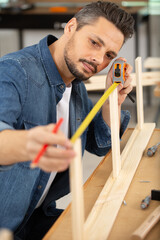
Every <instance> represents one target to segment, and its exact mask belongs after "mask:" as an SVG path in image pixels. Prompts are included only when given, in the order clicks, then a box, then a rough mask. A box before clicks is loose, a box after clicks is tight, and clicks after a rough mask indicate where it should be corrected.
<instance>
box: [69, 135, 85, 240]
mask: <svg viewBox="0 0 160 240" xmlns="http://www.w3.org/2000/svg"><path fill="white" fill-rule="evenodd" d="M73 148H74V150H75V152H76V157H75V158H74V159H73V161H72V162H71V164H70V188H71V196H72V204H71V207H72V239H73V240H83V239H84V236H83V233H84V197H83V178H82V164H81V157H82V153H81V140H80V138H78V139H77V140H76V142H75V144H74V147H73Z"/></svg>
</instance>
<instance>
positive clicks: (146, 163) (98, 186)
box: [44, 129, 160, 240]
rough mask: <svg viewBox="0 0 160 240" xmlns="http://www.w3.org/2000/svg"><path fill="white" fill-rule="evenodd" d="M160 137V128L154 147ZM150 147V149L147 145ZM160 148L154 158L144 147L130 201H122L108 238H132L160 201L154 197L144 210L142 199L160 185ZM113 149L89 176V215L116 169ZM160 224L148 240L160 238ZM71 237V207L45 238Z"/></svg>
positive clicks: (132, 185) (59, 239)
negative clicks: (112, 160)
mask: <svg viewBox="0 0 160 240" xmlns="http://www.w3.org/2000/svg"><path fill="white" fill-rule="evenodd" d="M132 131H133V130H132V129H128V130H127V131H126V133H125V134H124V136H123V140H122V141H121V151H122V150H123V149H124V147H125V145H126V142H127V140H128V138H129V137H130V135H131V133H132ZM159 139H160V129H156V130H155V131H154V134H153V136H152V137H151V140H150V141H149V144H148V146H147V148H148V147H151V146H153V145H154V144H156V143H157V142H158V141H159ZM147 148H146V149H147ZM159 155H160V148H159V149H158V150H157V153H156V154H155V156H153V157H152V158H149V157H147V155H146V150H145V151H144V154H143V157H142V161H141V162H140V164H139V167H138V169H137V171H136V174H135V176H134V179H133V180H132V183H131V185H130V188H129V190H128V192H127V194H126V196H125V200H126V203H127V205H126V206H125V205H124V204H122V206H121V208H120V211H119V213H118V216H117V218H116V221H115V223H114V225H113V228H112V230H111V233H110V235H109V237H108V240H115V239H123V240H129V239H130V236H131V234H132V233H133V232H134V231H135V230H136V229H137V228H138V226H139V225H140V224H141V223H142V222H143V221H144V220H145V219H146V217H147V216H148V215H149V214H150V213H151V212H152V211H153V210H154V209H155V208H156V207H157V206H158V205H159V202H157V201H152V202H151V204H150V206H149V208H148V209H146V210H145V211H143V210H141V208H140V202H141V200H142V199H144V198H145V197H146V196H147V195H148V194H149V193H150V191H151V189H160V181H159V171H160V161H159ZM111 165H112V164H111V154H110V152H109V153H108V154H107V155H106V157H104V159H103V160H102V161H101V163H100V164H99V165H98V167H97V168H96V170H95V171H94V172H93V174H92V175H91V176H90V178H89V179H88V180H87V182H86V183H85V185H84V198H85V215H86V216H88V214H89V212H90V211H91V209H92V207H93V205H94V203H95V202H96V199H97V197H98V195H99V194H100V192H101V191H102V188H103V187H104V185H105V183H106V180H107V179H108V177H109V175H110V174H111V171H112V166H111ZM141 180H149V182H148V183H145V182H144V183H143V182H141ZM159 227H160V224H158V225H156V226H155V227H154V228H153V229H152V230H151V232H150V233H149V234H148V235H147V237H146V239H145V240H153V239H154V240H159V239H160V233H159ZM57 239H58V240H64V239H65V240H71V239H72V238H71V207H70V205H69V207H68V208H67V209H66V210H65V211H64V212H63V214H62V215H61V217H60V218H59V219H58V220H57V222H56V223H55V224H54V225H53V227H52V228H51V229H50V231H49V232H48V234H47V235H46V236H45V238H44V240H57Z"/></svg>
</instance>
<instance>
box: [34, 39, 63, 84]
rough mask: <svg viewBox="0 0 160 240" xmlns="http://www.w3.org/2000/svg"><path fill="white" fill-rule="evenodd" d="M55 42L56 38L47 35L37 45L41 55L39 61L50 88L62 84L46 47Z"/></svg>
mask: <svg viewBox="0 0 160 240" xmlns="http://www.w3.org/2000/svg"><path fill="white" fill-rule="evenodd" d="M56 40H57V38H56V37H54V36H52V35H48V36H47V37H45V38H43V39H42V40H41V41H40V42H39V45H38V46H39V51H40V55H41V61H42V64H43V66H44V69H45V72H46V75H47V77H48V80H49V83H50V85H51V86H52V87H53V86H56V85H62V84H64V82H63V79H62V78H61V76H60V74H59V72H58V69H57V67H56V64H55V62H54V60H53V58H52V55H51V53H50V50H49V47H48V46H49V45H50V44H52V43H53V42H55V41H56Z"/></svg>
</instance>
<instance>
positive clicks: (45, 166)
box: [26, 124, 76, 172]
mask: <svg viewBox="0 0 160 240" xmlns="http://www.w3.org/2000/svg"><path fill="white" fill-rule="evenodd" d="M53 128H54V124H49V125H46V126H38V127H35V128H32V129H30V130H27V132H28V133H27V142H26V151H27V155H28V160H31V161H33V160H34V158H35V157H36V156H37V154H38V152H39V151H40V149H41V148H42V147H43V145H45V144H48V145H49V146H48V147H47V149H46V151H45V153H44V154H43V155H42V156H41V157H40V159H39V162H38V164H37V167H39V168H41V169H42V170H44V171H46V172H52V171H56V172H61V171H64V170H66V169H67V168H68V167H69V164H70V162H71V160H72V159H73V158H74V157H75V155H76V154H75V152H74V150H73V149H72V143H71V142H70V140H69V139H67V138H66V137H65V136H64V134H63V133H62V132H61V131H60V130H59V131H58V132H57V133H56V134H54V133H52V130H53ZM57 145H58V147H57Z"/></svg>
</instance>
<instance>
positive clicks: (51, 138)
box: [28, 127, 72, 147]
mask: <svg viewBox="0 0 160 240" xmlns="http://www.w3.org/2000/svg"><path fill="white" fill-rule="evenodd" d="M28 141H35V142H38V143H40V144H48V145H54V144H55V145H57V144H58V145H61V146H64V147H72V144H71V142H70V141H69V139H67V138H66V137H65V136H64V135H63V136H62V134H61V133H59V132H58V133H56V134H55V133H52V132H48V131H45V130H44V128H43V127H39V128H38V127H37V128H35V129H32V130H29V131H28Z"/></svg>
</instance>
